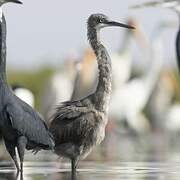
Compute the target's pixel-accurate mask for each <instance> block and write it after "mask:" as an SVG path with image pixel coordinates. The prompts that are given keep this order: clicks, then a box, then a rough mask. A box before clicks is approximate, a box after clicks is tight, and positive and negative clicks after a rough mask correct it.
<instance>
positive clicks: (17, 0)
mask: <svg viewBox="0 0 180 180" xmlns="http://www.w3.org/2000/svg"><path fill="white" fill-rule="evenodd" d="M9 2H12V3H17V4H22V2H21V1H19V0H9Z"/></svg>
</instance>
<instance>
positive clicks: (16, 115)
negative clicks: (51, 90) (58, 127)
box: [0, 0, 54, 172]
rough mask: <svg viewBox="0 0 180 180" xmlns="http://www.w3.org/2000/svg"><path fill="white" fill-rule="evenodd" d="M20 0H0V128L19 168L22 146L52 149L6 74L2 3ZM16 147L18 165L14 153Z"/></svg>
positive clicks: (35, 115) (49, 138)
mask: <svg viewBox="0 0 180 180" xmlns="http://www.w3.org/2000/svg"><path fill="white" fill-rule="evenodd" d="M7 2H14V3H19V4H21V2H20V1H19V0H0V129H1V132H2V136H3V139H4V142H5V146H6V149H7V151H8V152H9V154H10V156H11V158H12V159H13V160H14V163H15V165H16V168H17V170H18V172H19V170H21V172H22V171H23V159H24V153H25V148H26V149H28V150H30V149H32V150H34V151H38V150H40V149H53V147H54V142H53V138H52V135H51V133H50V132H49V131H48V128H47V126H46V124H45V123H44V121H43V120H42V119H41V117H40V116H39V114H38V113H37V112H36V111H35V110H33V109H32V108H31V107H30V106H29V105H28V104H26V103H25V102H24V101H22V100H21V99H19V98H18V97H17V96H15V95H14V93H13V91H12V89H11V88H10V87H9V85H8V83H7V77H6V20H5V17H4V15H3V12H2V5H3V4H5V3H7ZM15 148H17V151H18V155H19V158H20V165H21V168H20V169H19V164H18V161H17V157H16V151H15Z"/></svg>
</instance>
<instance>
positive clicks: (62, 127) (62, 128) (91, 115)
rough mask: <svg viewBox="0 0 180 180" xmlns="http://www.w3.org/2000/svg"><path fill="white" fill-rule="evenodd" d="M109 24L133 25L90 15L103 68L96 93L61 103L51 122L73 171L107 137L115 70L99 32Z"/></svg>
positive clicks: (92, 36) (59, 151)
mask: <svg viewBox="0 0 180 180" xmlns="http://www.w3.org/2000/svg"><path fill="white" fill-rule="evenodd" d="M108 26H121V27H125V28H133V27H130V26H128V25H124V24H121V23H118V22H114V21H111V20H109V18H108V17H107V16H105V15H103V14H93V15H91V16H90V17H89V19H88V34H87V35H88V39H89V42H90V45H91V47H92V49H93V50H94V53H95V55H96V57H97V63H98V69H99V81H98V85H97V88H96V90H95V92H94V93H92V94H91V95H89V96H87V97H85V98H83V99H81V100H79V101H67V102H64V103H61V104H60V105H59V106H58V107H57V110H56V113H55V114H54V117H53V119H52V123H51V125H50V131H51V132H52V134H53V135H54V139H55V152H56V153H57V154H58V155H60V156H63V157H66V158H69V159H71V166H72V172H73V173H72V174H74V172H75V169H76V166H77V163H78V161H79V160H80V159H83V158H85V157H86V156H87V155H88V154H89V153H90V152H91V150H92V148H93V147H94V146H95V145H98V144H100V143H101V141H102V140H103V139H104V136H105V126H106V124H107V119H108V117H107V114H108V104H109V100H110V94H111V81H112V69H111V61H110V57H109V55H108V53H107V50H106V49H105V47H104V46H103V45H102V44H101V41H100V39H99V38H100V37H99V31H100V29H101V28H103V27H108Z"/></svg>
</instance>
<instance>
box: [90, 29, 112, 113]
mask: <svg viewBox="0 0 180 180" xmlns="http://www.w3.org/2000/svg"><path fill="white" fill-rule="evenodd" d="M88 37H89V41H90V44H91V46H92V48H93V50H94V53H95V55H96V57H97V63H98V69H99V78H98V85H97V88H96V91H95V93H94V104H95V107H96V108H97V109H98V110H100V111H102V112H105V113H107V111H108V104H109V101H110V93H111V84H112V68H111V60H110V57H109V55H108V53H107V51H106V49H105V47H104V46H103V45H102V44H101V42H100V40H99V31H98V30H96V29H94V28H93V27H92V28H90V27H89V28H88Z"/></svg>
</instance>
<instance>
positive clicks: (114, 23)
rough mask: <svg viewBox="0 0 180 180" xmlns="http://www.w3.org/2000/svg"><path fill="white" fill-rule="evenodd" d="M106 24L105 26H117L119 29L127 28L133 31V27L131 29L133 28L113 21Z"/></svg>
mask: <svg viewBox="0 0 180 180" xmlns="http://www.w3.org/2000/svg"><path fill="white" fill-rule="evenodd" d="M106 24H107V26H119V27H123V28H128V29H135V27H133V26H129V25H127V24H122V23H119V22H115V21H109V22H107V23H106Z"/></svg>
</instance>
